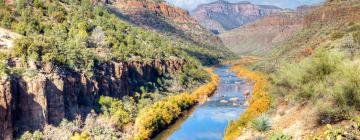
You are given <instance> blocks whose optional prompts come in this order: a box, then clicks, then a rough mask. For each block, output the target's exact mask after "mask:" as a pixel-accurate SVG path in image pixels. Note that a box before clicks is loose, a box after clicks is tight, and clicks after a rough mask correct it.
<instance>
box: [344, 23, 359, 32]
mask: <svg viewBox="0 0 360 140" xmlns="http://www.w3.org/2000/svg"><path fill="white" fill-rule="evenodd" d="M359 30H360V24H353V25H351V27H350V28H349V29H348V30H347V31H348V32H354V31H359Z"/></svg>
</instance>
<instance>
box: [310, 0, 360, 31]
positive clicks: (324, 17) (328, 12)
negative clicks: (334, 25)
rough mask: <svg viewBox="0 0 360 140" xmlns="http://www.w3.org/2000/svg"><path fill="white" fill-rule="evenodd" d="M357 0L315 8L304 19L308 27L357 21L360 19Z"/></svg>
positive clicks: (331, 3) (359, 8)
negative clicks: (316, 24)
mask: <svg viewBox="0 0 360 140" xmlns="http://www.w3.org/2000/svg"><path fill="white" fill-rule="evenodd" d="M356 5H358V1H356V0H348V1H347V2H346V3H345V2H344V3H342V4H341V5H340V4H337V3H336V2H328V3H326V4H324V5H323V6H319V7H316V8H314V9H313V10H312V11H311V12H309V13H308V14H307V15H306V16H305V18H304V20H305V21H304V24H305V26H306V27H309V26H311V25H312V24H314V23H320V24H326V23H329V22H336V21H339V20H342V21H357V20H358V19H359V13H360V6H356Z"/></svg>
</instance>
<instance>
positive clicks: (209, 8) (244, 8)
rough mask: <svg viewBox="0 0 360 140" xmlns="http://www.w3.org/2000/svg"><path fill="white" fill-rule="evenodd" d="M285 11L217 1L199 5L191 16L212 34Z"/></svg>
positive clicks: (263, 6)
mask: <svg viewBox="0 0 360 140" xmlns="http://www.w3.org/2000/svg"><path fill="white" fill-rule="evenodd" d="M285 11H288V10H284V9H281V8H278V7H275V6H268V5H254V4H252V3H250V2H239V3H229V2H226V1H224V0H219V1H216V2H213V3H209V4H203V5H200V6H199V7H198V8H196V9H195V10H194V11H192V14H191V15H192V16H193V17H194V18H195V19H196V20H197V21H199V22H200V24H201V25H203V26H204V27H206V28H207V29H209V30H211V31H213V32H214V33H221V32H224V31H227V30H231V29H234V28H238V27H240V26H241V25H244V24H247V23H250V22H253V21H255V20H257V19H260V18H262V17H264V16H268V15H271V14H274V13H279V12H285Z"/></svg>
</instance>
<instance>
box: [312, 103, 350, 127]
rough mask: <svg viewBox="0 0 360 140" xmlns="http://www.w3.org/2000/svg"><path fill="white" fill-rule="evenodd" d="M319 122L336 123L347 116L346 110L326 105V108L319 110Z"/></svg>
mask: <svg viewBox="0 0 360 140" xmlns="http://www.w3.org/2000/svg"><path fill="white" fill-rule="evenodd" d="M318 115H319V121H318V122H319V123H320V124H331V123H336V122H339V121H341V120H344V119H346V118H347V112H344V111H343V110H341V109H339V108H335V109H334V108H331V107H329V106H327V107H326V108H323V109H320V110H319V114H318Z"/></svg>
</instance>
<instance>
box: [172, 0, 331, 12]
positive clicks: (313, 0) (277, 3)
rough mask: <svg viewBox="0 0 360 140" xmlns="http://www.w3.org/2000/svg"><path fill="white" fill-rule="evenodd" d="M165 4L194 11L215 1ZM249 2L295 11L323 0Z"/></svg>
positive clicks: (173, 0) (258, 0) (186, 0)
mask: <svg viewBox="0 0 360 140" xmlns="http://www.w3.org/2000/svg"><path fill="white" fill-rule="evenodd" d="M166 1H167V2H169V3H171V4H173V5H175V6H178V7H181V8H183V9H187V10H190V11H191V10H193V9H195V8H196V7H197V6H198V5H199V4H203V3H209V2H213V1H216V0H166ZM227 1H229V2H239V1H244V0H227ZM247 1H249V2H252V3H255V4H264V5H275V6H278V7H281V8H291V9H295V8H296V7H298V6H300V5H304V4H307V5H311V4H318V3H321V2H324V1H325V0H247Z"/></svg>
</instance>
